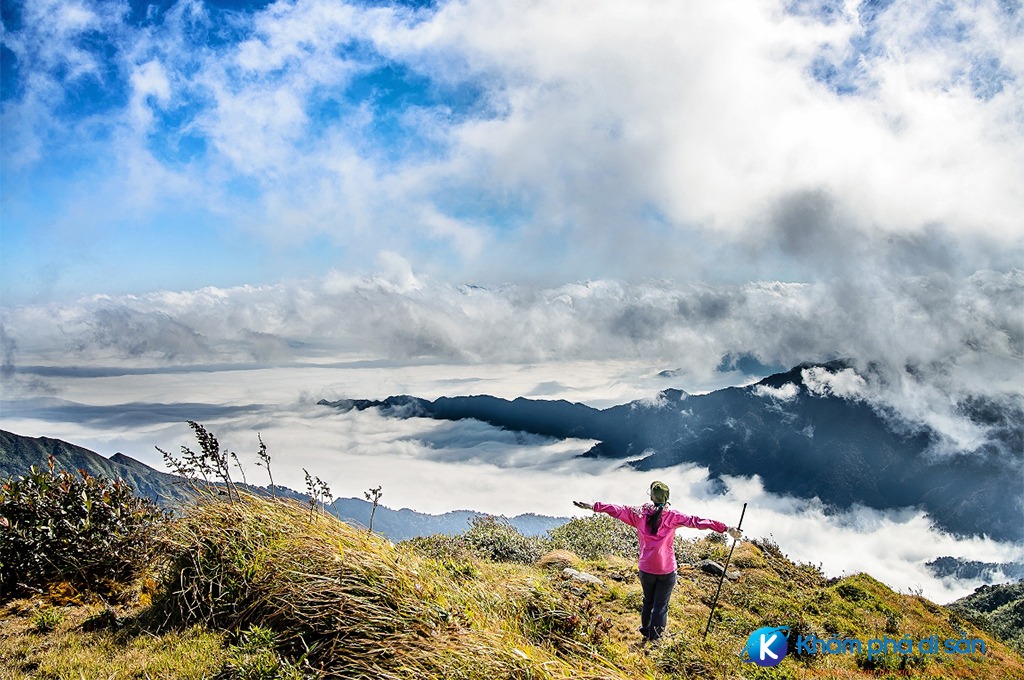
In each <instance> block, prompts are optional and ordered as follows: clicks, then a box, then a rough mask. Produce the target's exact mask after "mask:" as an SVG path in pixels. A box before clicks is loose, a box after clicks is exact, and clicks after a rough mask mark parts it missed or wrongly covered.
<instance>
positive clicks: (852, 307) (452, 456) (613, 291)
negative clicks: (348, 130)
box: [0, 260, 1024, 601]
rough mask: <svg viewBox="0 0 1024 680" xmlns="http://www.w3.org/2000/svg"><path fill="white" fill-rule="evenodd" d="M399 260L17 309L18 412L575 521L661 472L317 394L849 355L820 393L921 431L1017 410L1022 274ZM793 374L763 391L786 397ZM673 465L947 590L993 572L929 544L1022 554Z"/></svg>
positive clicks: (71, 432)
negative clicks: (686, 272) (767, 271)
mask: <svg viewBox="0 0 1024 680" xmlns="http://www.w3.org/2000/svg"><path fill="white" fill-rule="evenodd" d="M394 263H397V265H401V264H402V263H401V262H400V261H399V260H395V261H394ZM397 265H396V266H395V267H392V268H391V269H385V270H384V271H383V272H382V273H381V274H379V275H377V276H372V277H365V278H353V277H347V276H342V275H332V276H328V277H325V278H323V279H319V280H306V281H294V282H291V283H281V284H278V285H273V286H264V287H249V286H246V287H239V288H232V289H213V288H207V289H203V290H198V291H191V292H175V293H170V292H164V293H154V294H151V295H144V296H119V297H113V296H93V297H89V298H85V299H82V300H79V301H76V302H74V303H63V304H56V303H54V304H48V305H38V306H32V305H29V306H20V307H8V308H5V309H3V310H2V330H3V338H2V343H3V352H4V355H3V370H2V377H3V400H2V403H0V405H2V407H3V409H2V416H0V426H2V427H3V428H4V429H8V430H11V431H14V432H17V433H19V434H23V435H29V436H49V437H56V438H60V439H65V440H67V441H70V442H73V443H76V444H80V445H83V446H86V447H88V448H92V449H93V450H96V451H98V452H100V453H103V454H105V455H110V454H112V453H114V452H115V451H122V452H124V453H127V454H129V455H132V456H134V457H136V458H138V459H140V460H142V461H144V462H147V463H149V464H151V465H154V466H155V467H160V466H161V461H160V456H159V454H158V453H157V452H156V450H155V447H156V446H160V447H161V448H165V449H168V450H176V449H177V447H178V446H180V445H182V444H190V443H191V442H190V438H189V437H190V433H189V430H188V428H187V426H185V425H184V421H185V420H187V419H192V420H198V421H200V422H203V423H204V424H206V425H207V426H208V427H210V429H212V430H213V431H214V432H215V433H216V434H217V435H218V436H219V437H220V438H221V440H222V442H223V444H224V446H226V447H227V448H230V449H231V450H234V451H236V452H237V453H238V454H239V456H240V458H241V459H242V460H243V461H244V462H246V463H247V464H248V468H249V469H248V474H249V476H250V478H253V477H258V476H259V473H260V472H261V471H260V470H259V469H258V468H256V467H255V465H254V462H255V452H256V450H257V447H258V442H257V439H256V435H257V433H260V435H261V436H262V437H263V440H264V441H265V442H266V443H267V444H268V446H269V447H270V452H271V455H272V456H274V465H275V480H276V481H278V482H279V483H283V484H286V485H288V486H291V487H293V488H297V489H301V488H303V472H302V469H303V468H306V469H308V470H310V472H311V473H313V474H316V475H318V476H320V477H321V478H322V479H324V480H325V481H327V482H328V484H329V485H330V486H331V488H332V490H333V492H334V493H335V495H338V496H357V497H358V496H361V494H362V491H364V490H366V489H368V488H370V487H373V486H377V485H381V486H383V487H384V492H385V496H384V502H385V504H387V505H389V506H393V507H411V508H413V509H416V510H420V511H424V512H444V511H447V510H453V509H460V508H469V509H475V510H480V511H484V512H491V513H499V514H508V515H513V514H518V513H522V512H537V513H544V514H552V515H560V516H565V515H570V514H572V513H573V512H575V511H574V510H573V508H572V506H571V504H570V501H571V500H572V499H590V500H595V499H600V500H607V501H615V502H622V503H634V502H635V503H639V502H641V501H642V500H643V491H644V489H645V488H646V487H647V485H648V484H649V483H650V479H649V477H650V475H649V474H646V473H645V474H641V473H637V472H634V471H632V470H629V469H626V468H624V467H623V466H622V465H621V462H618V461H598V460H583V459H579V458H578V457H577V456H578V454H580V453H582V452H584V451H586V450H587V449H588V448H589V447H590V446H591V445H592V444H593V442H589V441H573V440H568V441H556V440H548V439H545V438H542V437H536V436H532V435H530V436H528V435H523V434H521V433H514V432H507V431H502V430H498V429H495V428H493V427H490V426H487V425H484V424H481V423H479V422H472V421H470V422H459V423H449V422H438V421H431V420H423V419H410V420H395V419H388V418H384V417H382V416H380V415H379V414H378V413H377V412H376V411H373V410H370V411H365V412H357V411H352V412H349V413H339V412H338V411H336V410H334V409H331V408H328V407H323V406H318V405H317V401H319V400H320V399H339V398H377V399H379V398H383V397H386V396H389V395H393V394H413V395H416V396H421V397H427V398H436V397H438V396H444V395H449V396H450V395H462V394H492V395H495V396H500V397H505V398H515V397H518V396H527V397H533V398H543V399H568V400H570V401H578V402H584V403H587V404H591V405H594V406H598V407H606V406H610V405H613V404H618V403H624V402H627V401H631V400H635V399H651V398H654V397H656V395H657V393H658V392H659V391H660V390H663V389H666V388H669V387H674V388H680V389H684V390H686V391H689V392H704V391H708V390H712V389H718V388H721V387H725V386H728V385H734V384H749V383H750V382H753V381H754V380H756V379H757V378H758V377H760V376H759V375H757V374H756V373H757V371H751V370H750V369H749V368H748V370H747V372H744V370H742V369H741V368H739V367H740V366H760V367H762V369H763V370H761V371H760V372H761V373H763V372H765V371H766V370H767V367H785V368H788V367H791V366H793V365H796V364H798V363H801V362H804V361H821V360H826V359H831V358H835V357H841V358H846V359H849V360H851V361H852V363H853V366H854V369H852V370H850V371H842V372H838V373H827V372H822V371H815V370H810V371H805V380H806V382H807V384H808V387H809V388H810V389H811V390H812V391H817V392H819V393H822V394H825V393H831V394H836V395H838V396H844V397H846V398H855V399H865V400H869V401H870V403H872V404H873V405H875V406H876V407H877V408H879V409H883V410H885V411H886V413H888V414H889V415H891V417H893V418H895V419H898V420H899V421H900V422H901V423H903V424H904V425H905V426H906V427H908V428H911V429H913V428H915V427H920V426H922V425H927V426H929V427H931V428H933V429H935V430H936V431H938V432H940V433H941V434H942V436H943V446H944V447H945V449H946V452H947V453H948V452H951V451H959V452H971V451H973V450H976V449H978V447H979V446H981V444H983V443H984V442H985V441H986V440H987V437H988V433H987V432H986V428H985V427H984V426H983V425H979V424H978V423H976V422H971V421H969V420H968V419H967V418H965V417H964V415H963V412H962V410H961V409H959V408H958V404H959V403H961V402H962V401H963V400H964V399H966V398H968V397H975V398H977V397H984V398H986V399H988V400H991V401H992V402H994V403H1002V404H1005V405H1007V406H1010V407H1016V408H1020V407H1021V404H1022V395H1021V390H1020V386H1021V382H1020V378H1021V372H1022V362H1021V357H1022V355H1024V353H1022V342H1024V319H1022V318H1021V314H1020V307H1019V304H1018V302H1019V301H1020V300H1021V296H1022V292H1024V273H1022V272H1019V271H1011V272H1009V273H997V272H979V273H977V274H975V275H973V276H970V277H965V278H960V279H957V278H954V277H952V276H944V277H940V276H937V275H934V276H931V277H919V278H908V279H906V280H905V281H903V282H902V284H901V286H900V287H899V289H898V295H897V293H895V292H890V293H888V294H887V295H885V296H884V297H879V298H873V299H870V298H858V297H857V296H856V295H855V294H854V292H853V291H852V289H851V287H850V286H849V285H848V284H845V283H828V282H824V283H816V284H786V283H778V282H761V283H748V284H742V285H732V286H730V285H722V286H709V285H696V284H678V283H672V282H667V281H647V282H642V283H626V282H621V281H613V280H600V281H587V282H580V283H574V284H567V285H563V286H558V287H553V288H541V287H530V286H527V285H524V284H520V285H509V286H504V287H498V288H481V287H476V286H470V285H461V286H459V285H451V284H446V283H441V282H436V281H432V280H430V279H427V278H423V277H417V276H415V275H414V274H413V273H412V271H411V270H409V269H408V267H403V266H397ZM865 305H871V310H872V311H871V313H868V312H867V311H866V310H865V309H864V308H863V307H864V306H865ZM864 319H870V320H871V321H870V324H867V325H866V324H865V323H864V321H863V320H864ZM742 357H746V361H740V360H739V359H740V358H742ZM755 360H756V361H755ZM776 392H778V393H775V392H773V393H772V394H769V395H767V396H769V397H772V398H782V399H785V398H786V397H787V395H786V394H784V393H781V391H776ZM939 448H940V449H941V448H943V447H939ZM942 453H943V451H941V450H939V451H937V454H939V455H941V454H942ZM1019 454H1020V452H1017V455H1018V457H1019ZM1008 473H1019V470H1017V471H1016V472H1015V471H1012V470H1010V471H1008ZM659 476H661V477H663V478H664V479H665V481H667V482H668V483H669V484H670V485H671V486H672V488H673V490H674V499H676V503H677V507H679V508H681V509H684V510H688V511H691V512H693V513H695V514H699V515H703V516H710V517H713V518H716V519H721V520H722V521H725V522H727V523H735V522H736V521H737V520H738V511H739V508H740V506H741V505H742V503H743V502H748V503H749V504H750V509H749V511H748V514H747V519H746V522H745V528H746V529H747V531H748V532H749V534H750V535H752V536H771V537H772V538H774V540H776V541H778V542H779V543H780V544H781V545H782V546H783V548H784V550H786V551H787V552H788V553H790V554H791V555H792V556H793V557H795V558H797V559H801V560H804V561H809V562H813V563H816V564H818V563H820V564H822V566H823V567H824V569H825V570H826V571H827V572H828V573H831V574H839V573H844V572H850V571H859V570H865V571H869V572H870V573H872V574H874V575H875V576H877V577H879V578H881V579H882V580H884V581H885V582H887V583H889V584H891V585H893V586H894V587H898V588H902V589H908V590H909V589H915V590H916V589H923V590H924V591H925V592H926V593H927V594H928V595H930V596H932V597H934V598H935V599H938V600H942V601H944V600H948V599H952V598H953V597H955V596H959V595H962V594H964V593H966V592H969V590H970V589H971V588H973V587H974V586H975V585H977V583H974V582H967V581H952V580H947V581H942V580H939V579H937V578H935V577H934V576H932V575H930V574H929V573H928V572H927V570H926V569H925V567H924V563H925V562H927V561H928V560H929V559H933V558H935V557H938V556H942V555H954V556H963V557H967V558H969V559H975V560H980V561H987V562H1004V561H1012V560H1020V559H1024V546H1020V545H1012V544H1002V543H997V542H994V541H991V540H989V539H987V538H983V537H977V538H971V539H962V538H955V537H952V536H949V535H947V534H944V533H942V532H941V531H938V530H937V529H935V528H934V527H933V526H931V524H930V523H929V521H928V519H927V517H926V516H924V515H923V513H922V512H920V511H918V510H915V509H913V508H893V509H891V510H888V511H884V512H883V511H877V510H870V509H865V508H855V509H853V510H851V511H848V512H843V513H838V514H836V513H834V512H828V511H826V509H824V508H822V507H821V506H820V504H818V503H816V502H814V501H813V500H812V501H807V500H797V499H792V498H785V497H779V496H776V495H773V494H769V493H766V492H765V491H764V489H763V488H762V487H761V486H760V483H759V481H758V480H757V479H756V478H754V479H727V480H726V484H725V491H724V493H723V490H722V487H721V486H720V485H716V484H713V483H710V482H709V481H708V479H707V471H706V470H703V469H700V468H688V467H681V468H678V469H673V470H666V471H664V472H659ZM257 481H259V480H257ZM1008 502H1011V499H1008ZM850 545H856V546H857V550H850V549H849V546H850Z"/></svg>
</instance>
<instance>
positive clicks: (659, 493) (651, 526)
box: [573, 482, 740, 643]
mask: <svg viewBox="0 0 1024 680" xmlns="http://www.w3.org/2000/svg"><path fill="white" fill-rule="evenodd" d="M648 495H649V496H650V498H651V502H650V503H645V504H644V505H642V506H640V507H639V508H634V507H630V506H626V505H611V504H610V503H594V504H590V503H582V502H580V501H573V505H575V506H576V507H578V508H583V509H585V510H593V511H594V512H603V513H605V514H606V515H611V516H612V517H614V518H615V519H618V520H622V521H623V522H625V523H626V524H628V525H630V526H632V527H636V535H637V538H639V539H640V564H639V567H640V585H641V586H642V587H643V590H644V604H643V609H642V610H641V612H640V633H641V635H643V636H644V642H645V643H646V642H653V641H655V640H657V639H658V638H659V637H661V634H662V633H663V632H664V631H665V626H666V625H667V624H668V602H669V598H670V597H671V596H672V588H673V587H675V585H676V553H675V549H674V547H673V539H674V538H675V535H676V529H677V528H678V527H690V528H691V529H711V530H713V531H717V532H719V533H728V534H729V535H730V536H732V537H733V538H735V539H738V538H739V537H740V530H739V529H735V528H729V527H727V526H726V525H725V524H722V523H721V522H716V521H715V520H713V519H701V518H700V517H695V516H693V515H686V514H683V513H681V512H679V511H678V510H672V509H669V508H667V507H666V506H667V505H668V496H669V490H668V485H666V484H665V483H663V482H653V483H652V484H651V487H650V489H648Z"/></svg>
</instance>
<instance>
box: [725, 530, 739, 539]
mask: <svg viewBox="0 0 1024 680" xmlns="http://www.w3.org/2000/svg"><path fill="white" fill-rule="evenodd" d="M725 533H727V534H729V535H730V536H732V537H733V540H736V541H738V540H740V538H742V536H743V532H742V531H740V530H739V529H737V528H736V527H729V528H728V529H726V531H725Z"/></svg>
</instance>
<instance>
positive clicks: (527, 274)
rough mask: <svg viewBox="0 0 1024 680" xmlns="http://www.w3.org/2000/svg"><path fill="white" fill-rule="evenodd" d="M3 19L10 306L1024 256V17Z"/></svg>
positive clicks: (618, 8)
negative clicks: (386, 269) (166, 294)
mask: <svg viewBox="0 0 1024 680" xmlns="http://www.w3.org/2000/svg"><path fill="white" fill-rule="evenodd" d="M720 5H721V6H720ZM2 19H3V34H2V40H3V53H2V99H0V106H2V111H0V115H2V123H3V129H2V135H3V139H2V141H3V149H2V154H3V155H2V178H0V179H2V185H0V191H2V195H0V199H2V204H0V218H2V235H0V236H2V242H0V247H2V249H0V258H2V264H3V272H2V274H0V293H2V296H3V297H2V302H3V303H4V304H7V305H9V304H23V303H31V302H46V301H49V300H72V299H75V298H76V297H79V296H81V295H87V294H94V293H110V294H124V293H140V294H141V293H146V292H152V291H158V290H194V289H198V288H201V287H204V286H219V287H226V286H234V285H241V284H267V283H273V282H276V281H281V280H288V279H296V278H303V277H322V276H325V275H328V274H329V273H331V272H348V273H354V274H360V273H366V272H372V271H375V270H376V268H378V267H379V266H380V261H381V258H382V257H383V258H384V259H385V260H386V261H392V260H393V259H394V256H398V257H399V258H401V259H402V260H403V261H405V262H407V263H408V264H409V266H410V267H411V268H412V269H413V270H414V271H416V272H419V273H422V274H425V275H428V276H431V277H434V278H436V279H441V280H447V281H453V282H461V281H471V282H481V283H485V284H497V283H502V282H508V281H520V282H521V281H534V282H540V283H543V284H545V285H556V284H560V283H565V282H569V281H575V280H583V279H589V278H620V279H641V278H645V277H655V278H671V279H675V280H684V281H709V282H727V283H735V282H742V281H746V280H772V279H781V280H792V281H813V280H819V279H823V278H830V277H834V276H836V275H837V272H838V273H839V274H840V275H842V274H843V273H844V272H849V273H850V274H851V275H852V276H857V275H859V274H858V272H862V271H865V270H870V271H876V270H878V269H880V268H881V269H884V268H886V267H890V266H892V263H893V262H896V261H898V262H900V263H902V264H901V266H903V267H906V268H907V270H908V271H910V272H912V273H915V272H921V271H924V272H927V271H931V270H934V269H936V268H942V269H947V270H949V269H951V270H955V272H956V273H958V274H963V275H969V274H970V273H973V272H974V271H976V270H980V269H996V270H1007V269H1009V268H1012V267H1014V266H1019V265H1020V263H1021V261H1022V257H1021V254H1022V245H1021V243H1022V237H1021V234H1022V228H1021V224H1020V219H1019V215H1021V214H1024V189H1022V188H1021V187H1024V151H1022V150H1024V139H1022V136H1024V98H1022V97H1021V90H1022V76H1024V55H1022V50H1021V47H1020V45H1021V44H1022V43H1024V40H1022V37H1024V36H1022V24H1024V12H1022V10H1021V7H1020V3H1019V2H1012V1H1009V0H1005V1H1000V2H996V1H995V0H992V1H991V2H983V1H971V2H942V3H918V2H897V1H892V0H884V1H878V0H864V1H863V2H840V1H839V0H819V1H805V0H789V1H787V2H778V3H773V2H767V3H765V2H754V1H752V0H751V1H746V2H737V3H728V4H725V5H722V3H673V2H656V1H652V2H641V3H630V4H629V5H628V6H624V5H623V4H622V3H618V2H602V1H598V2H582V1H581V2H535V3H529V4H520V3H493V2H484V1H482V0H481V1H478V0H466V1H465V2H458V3H456V2H426V3H419V2H410V3H399V2H365V3H364V2H342V1H339V0H299V1H298V2H278V3H244V2H202V1H198V0H179V1H178V2H166V1H165V2H160V3H153V4H149V3H143V2H135V3H132V4H130V5H129V4H125V3H123V2H117V1H116V0H115V1H106V0H99V1H95V0H73V1H68V0H61V1H59V2H54V1H50V0H29V1H25V2H20V1H13V2H12V1H11V0H4V1H3V12H2ZM851 244H853V247H851ZM939 251H941V252H939ZM840 253H841V255H842V257H838V255H837V254H840Z"/></svg>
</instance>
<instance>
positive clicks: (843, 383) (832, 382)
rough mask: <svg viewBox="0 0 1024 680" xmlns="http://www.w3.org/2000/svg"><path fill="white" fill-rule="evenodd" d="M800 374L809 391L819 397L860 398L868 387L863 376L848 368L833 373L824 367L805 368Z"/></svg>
mask: <svg viewBox="0 0 1024 680" xmlns="http://www.w3.org/2000/svg"><path fill="white" fill-rule="evenodd" d="M801 376H802V377H803V381H804V384H805V385H806V386H807V389H808V390H809V391H810V393H811V394H813V395H815V396H819V397H831V396H836V397H842V398H844V399H860V398H863V397H864V396H865V393H866V391H867V387H868V384H867V382H866V381H865V380H864V378H862V377H860V376H859V375H858V374H857V372H856V371H854V370H853V369H850V368H844V369H843V370H841V371H836V372H835V373H833V372H832V371H829V370H828V369H826V368H819V367H812V368H805V369H804V370H803V371H801Z"/></svg>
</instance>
